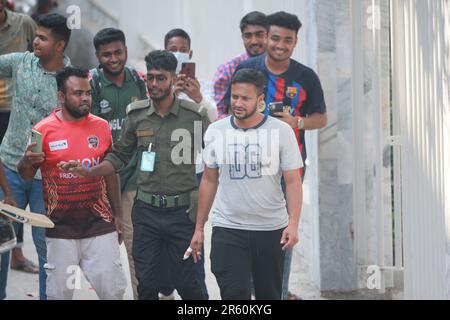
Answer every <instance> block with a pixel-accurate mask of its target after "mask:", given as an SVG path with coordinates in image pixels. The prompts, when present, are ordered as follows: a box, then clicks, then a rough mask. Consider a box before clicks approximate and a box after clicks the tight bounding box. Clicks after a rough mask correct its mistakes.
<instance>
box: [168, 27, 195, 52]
mask: <svg viewBox="0 0 450 320" xmlns="http://www.w3.org/2000/svg"><path fill="white" fill-rule="evenodd" d="M175 37H180V38H183V39H186V40H187V42H188V45H189V48H191V37H190V36H189V34H188V33H187V32H186V31H184V30H183V29H172V30H170V31H169V32H167V34H166V36H165V37H164V48H166V49H167V44H168V43H169V40H170V39H172V38H175Z"/></svg>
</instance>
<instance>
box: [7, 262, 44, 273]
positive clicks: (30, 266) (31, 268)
mask: <svg viewBox="0 0 450 320" xmlns="http://www.w3.org/2000/svg"><path fill="white" fill-rule="evenodd" d="M11 269H13V270H17V271H23V272H27V273H39V267H38V266H37V265H35V264H34V263H33V262H31V261H30V260H28V259H25V261H22V262H20V263H19V264H17V265H15V266H13V265H11Z"/></svg>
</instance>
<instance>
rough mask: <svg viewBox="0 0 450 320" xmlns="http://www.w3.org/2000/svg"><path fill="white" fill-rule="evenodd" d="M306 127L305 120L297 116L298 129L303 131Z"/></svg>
mask: <svg viewBox="0 0 450 320" xmlns="http://www.w3.org/2000/svg"><path fill="white" fill-rule="evenodd" d="M304 126H305V121H304V120H303V118H302V117H299V116H297V128H298V129H300V130H302V129H303V127H304Z"/></svg>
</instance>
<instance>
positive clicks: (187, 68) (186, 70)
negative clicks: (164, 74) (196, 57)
mask: <svg viewBox="0 0 450 320" xmlns="http://www.w3.org/2000/svg"><path fill="white" fill-rule="evenodd" d="M180 73H181V74H184V75H186V77H188V78H191V79H195V62H183V63H182V64H181V71H180Z"/></svg>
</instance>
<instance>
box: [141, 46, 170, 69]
mask: <svg viewBox="0 0 450 320" xmlns="http://www.w3.org/2000/svg"><path fill="white" fill-rule="evenodd" d="M145 63H146V64H147V71H150V70H161V69H162V70H166V71H169V72H175V70H176V69H177V65H178V60H177V58H175V55H174V54H173V53H172V52H170V51H167V50H155V51H152V52H150V53H149V54H147V56H146V57H145Z"/></svg>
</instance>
